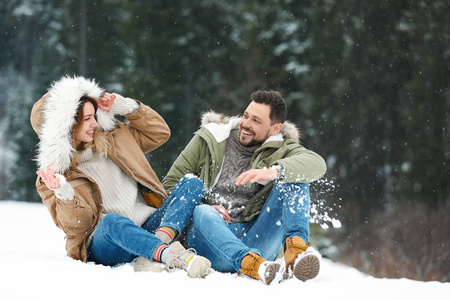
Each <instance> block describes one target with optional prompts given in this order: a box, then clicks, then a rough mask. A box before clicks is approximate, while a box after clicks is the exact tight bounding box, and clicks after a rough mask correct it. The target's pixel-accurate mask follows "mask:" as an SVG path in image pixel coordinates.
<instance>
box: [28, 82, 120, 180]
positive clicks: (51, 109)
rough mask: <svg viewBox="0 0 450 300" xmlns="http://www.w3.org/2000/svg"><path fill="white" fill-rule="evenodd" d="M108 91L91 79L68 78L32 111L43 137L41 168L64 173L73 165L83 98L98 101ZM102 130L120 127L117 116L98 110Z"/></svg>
mask: <svg viewBox="0 0 450 300" xmlns="http://www.w3.org/2000/svg"><path fill="white" fill-rule="evenodd" d="M104 91H105V90H104V89H103V88H101V87H100V86H98V84H97V83H96V82H95V81H94V80H91V79H86V78H84V77H81V76H78V77H70V76H64V77H63V78H61V79H60V80H59V81H56V82H54V83H53V84H52V85H51V86H50V87H49V89H48V93H47V94H45V95H44V96H43V97H42V98H41V99H40V100H39V101H37V102H36V103H35V104H34V106H33V109H32V111H31V117H30V119H31V124H32V126H33V129H34V131H36V133H37V134H38V136H39V139H40V142H39V144H38V146H37V147H38V149H37V152H38V154H37V158H36V160H37V163H38V167H39V169H42V168H47V167H51V169H52V171H53V172H54V173H58V174H63V173H65V172H67V171H68V170H69V168H70V166H71V157H72V155H73V154H72V152H74V151H76V150H75V149H74V147H73V141H72V128H73V126H74V125H75V115H76V112H77V109H78V106H79V104H80V98H81V97H83V96H88V97H91V98H94V99H98V98H100V97H101V96H102V94H103V93H104ZM97 121H98V124H99V127H98V128H99V129H101V130H104V131H108V130H112V129H113V128H114V127H115V126H116V122H115V119H114V116H113V115H112V114H110V113H107V112H105V111H102V110H98V111H97Z"/></svg>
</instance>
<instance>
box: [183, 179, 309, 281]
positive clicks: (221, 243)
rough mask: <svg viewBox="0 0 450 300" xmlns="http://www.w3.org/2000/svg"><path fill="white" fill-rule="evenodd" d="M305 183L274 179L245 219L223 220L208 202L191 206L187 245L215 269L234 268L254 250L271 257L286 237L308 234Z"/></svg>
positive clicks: (302, 236) (307, 201)
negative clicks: (252, 214)
mask: <svg viewBox="0 0 450 300" xmlns="http://www.w3.org/2000/svg"><path fill="white" fill-rule="evenodd" d="M309 213H310V195H309V185H308V184H303V183H281V182H278V183H275V185H274V187H273V188H272V191H271V193H270V195H269V197H268V198H267V200H266V203H265V204H264V207H263V208H262V209H261V212H260V213H259V215H258V216H257V217H256V218H255V219H253V220H252V221H250V222H248V223H236V224H227V223H226V222H225V221H224V219H223V218H222V215H221V214H220V213H219V212H218V211H217V210H216V209H215V208H213V207H212V206H209V205H200V206H198V207H196V208H195V210H194V214H193V217H192V221H191V223H190V224H189V227H188V235H187V242H188V247H192V248H194V249H195V250H196V251H197V253H198V254H199V255H202V256H204V257H206V258H208V259H209V260H210V261H211V263H212V268H213V269H215V270H216V271H222V272H234V271H238V270H239V269H240V268H241V260H242V258H244V257H245V256H246V255H247V254H248V253H249V252H254V253H256V254H259V255H260V256H262V257H264V258H265V259H267V260H274V259H275V258H276V256H277V254H278V251H279V249H280V247H281V245H283V244H284V242H285V239H286V237H293V236H299V237H301V238H302V239H303V240H304V241H305V242H308V237H309Z"/></svg>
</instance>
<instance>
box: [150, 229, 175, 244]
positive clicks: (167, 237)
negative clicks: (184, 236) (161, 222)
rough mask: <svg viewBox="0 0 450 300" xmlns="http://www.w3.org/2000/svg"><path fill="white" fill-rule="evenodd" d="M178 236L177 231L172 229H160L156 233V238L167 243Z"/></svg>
mask: <svg viewBox="0 0 450 300" xmlns="http://www.w3.org/2000/svg"><path fill="white" fill-rule="evenodd" d="M176 235H177V231H176V230H175V229H173V228H171V227H160V228H159V229H158V230H157V231H156V233H155V236H157V237H158V238H160V239H161V240H162V241H163V242H167V243H170V242H172V241H173V239H174V238H175V236H176Z"/></svg>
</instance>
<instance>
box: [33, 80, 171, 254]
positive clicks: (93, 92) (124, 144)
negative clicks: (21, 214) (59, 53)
mask: <svg viewBox="0 0 450 300" xmlns="http://www.w3.org/2000/svg"><path fill="white" fill-rule="evenodd" d="M102 93H103V89H102V88H100V87H99V86H98V85H97V84H96V83H95V82H94V81H92V80H88V79H85V78H83V77H63V78H62V79H61V80H59V81H58V82H55V83H54V84H53V85H52V86H51V87H50V88H49V90H48V93H47V94H45V95H44V96H43V97H42V98H41V99H40V100H38V101H37V102H36V103H35V105H34V106H33V109H32V112H31V118H30V119H31V123H32V126H33V129H34V130H35V131H36V133H37V134H38V136H39V139H40V143H39V144H38V155H37V163H38V167H39V168H40V169H46V168H47V167H50V168H51V169H52V170H53V172H54V173H55V174H62V175H64V176H65V178H66V180H67V182H68V183H70V185H71V186H72V187H73V189H74V191H75V196H74V199H73V200H69V201H66V200H61V199H58V198H57V197H56V196H55V193H54V191H52V190H50V189H48V188H47V186H46V185H45V184H44V182H43V180H42V179H41V178H40V177H39V176H38V178H37V180H36V187H37V191H38V193H39V195H40V196H41V198H42V201H43V203H44V204H45V205H46V206H47V208H48V210H49V212H50V214H51V216H52V218H53V221H54V222H55V224H56V226H58V227H59V228H60V229H62V230H63V231H64V232H65V233H66V251H67V255H68V256H70V257H72V258H74V259H78V260H82V261H85V262H86V261H87V253H86V244H85V242H86V237H87V236H88V235H89V234H90V233H92V232H93V231H94V230H95V228H96V226H97V225H98V223H99V221H100V219H101V215H102V195H101V193H100V189H99V186H98V184H97V183H96V182H95V181H94V180H93V179H92V178H90V177H89V176H87V175H86V174H84V173H83V172H82V171H81V170H79V169H78V168H75V167H73V166H72V165H71V160H70V157H71V156H72V155H73V154H74V153H75V152H76V150H75V148H74V146H75V145H74V141H73V140H72V128H73V126H74V122H75V121H74V117H75V114H76V110H77V107H78V105H79V99H80V98H81V97H82V96H89V97H92V98H96V99H97V98H99V97H100V96H101V94H102ZM116 96H118V97H121V96H120V95H116ZM134 101H135V100H134ZM136 102H137V103H138V104H139V109H138V110H137V111H135V112H134V113H131V114H127V115H125V117H126V118H127V119H128V121H129V122H127V123H123V122H121V121H119V120H117V119H115V117H114V114H113V113H111V112H106V111H103V110H100V109H99V110H98V112H97V121H98V124H99V127H98V130H96V132H95V135H100V134H103V135H106V138H107V140H108V142H109V143H110V146H111V148H110V150H109V151H108V154H107V156H108V158H110V159H111V160H112V161H113V162H114V163H116V164H117V165H118V166H119V167H120V168H121V169H122V170H123V171H124V172H125V173H126V174H127V175H129V176H130V177H131V178H133V179H134V180H136V181H137V182H138V183H140V185H141V186H142V189H143V190H146V191H147V192H150V191H151V192H152V193H153V195H157V196H158V197H156V198H155V197H152V200H153V201H154V202H150V201H149V198H148V193H146V192H144V191H143V194H145V196H147V197H146V200H147V202H148V203H149V204H152V205H153V206H156V207H158V206H159V205H161V203H162V201H164V200H165V199H166V198H167V193H166V191H165V190H164V188H163V186H162V184H161V182H160V181H159V179H158V177H157V176H156V174H155V172H154V171H153V169H152V167H151V166H150V164H149V163H148V161H147V159H146V157H145V155H144V153H147V152H149V151H151V150H153V149H155V148H157V147H159V146H160V145H162V144H163V143H164V142H166V141H167V140H168V138H169V136H170V129H169V127H168V126H167V124H166V122H165V121H164V119H163V118H162V117H161V116H160V115H159V114H158V113H157V112H155V111H154V110H152V109H151V108H150V107H148V106H146V105H144V104H142V103H141V102H139V101H136ZM113 107H114V106H113ZM94 140H95V137H94ZM156 199H158V200H160V201H158V203H156V202H157V201H155V200H156Z"/></svg>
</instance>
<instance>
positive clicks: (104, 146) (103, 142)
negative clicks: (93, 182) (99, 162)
mask: <svg viewBox="0 0 450 300" xmlns="http://www.w3.org/2000/svg"><path fill="white" fill-rule="evenodd" d="M87 102H91V103H92V105H93V106H94V110H95V116H94V117H95V118H96V119H97V110H98V104H97V101H96V100H95V99H94V98H91V97H88V96H83V97H81V98H80V104H79V105H78V108H77V112H76V114H75V125H74V126H73V127H72V144H73V146H74V148H75V131H76V129H77V127H78V126H81V125H82V124H83V122H84V115H83V107H84V105H85V104H86V103H87ZM87 148H92V150H94V151H95V152H97V153H99V154H100V155H101V156H106V155H107V154H108V151H109V149H110V144H109V141H108V138H107V137H106V133H105V132H104V131H100V130H95V133H94V141H93V142H91V143H81V144H80V146H79V147H78V149H76V150H77V151H78V150H84V149H87ZM72 154H73V156H72V157H71V158H70V160H71V165H72V167H73V168H76V167H78V165H79V164H80V157H79V155H78V153H77V152H73V153H72Z"/></svg>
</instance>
